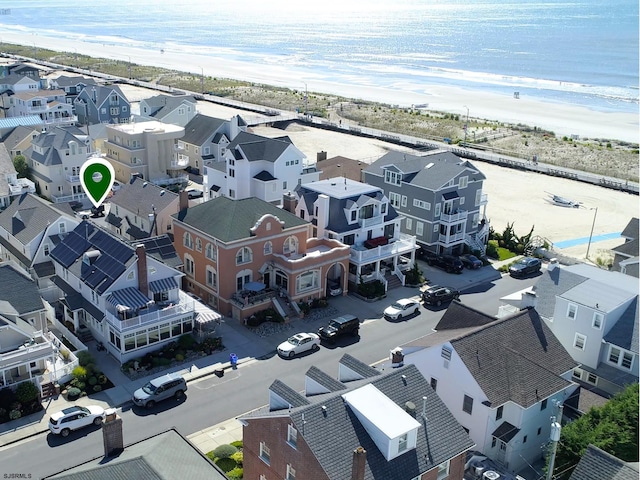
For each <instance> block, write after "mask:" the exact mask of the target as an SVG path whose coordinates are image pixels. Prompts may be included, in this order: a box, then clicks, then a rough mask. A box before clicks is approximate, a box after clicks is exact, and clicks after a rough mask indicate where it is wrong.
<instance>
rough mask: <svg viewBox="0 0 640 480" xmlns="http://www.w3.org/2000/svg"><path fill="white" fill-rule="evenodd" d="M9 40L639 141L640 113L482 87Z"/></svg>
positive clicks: (8, 35)
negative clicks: (362, 79)
mask: <svg viewBox="0 0 640 480" xmlns="http://www.w3.org/2000/svg"><path fill="white" fill-rule="evenodd" d="M0 38H4V39H5V41H10V42H12V43H17V44H21V45H26V46H33V48H34V52H36V53H37V48H48V49H53V50H60V51H66V52H75V53H79V54H84V55H89V56H93V57H102V58H109V59H115V60H120V61H123V62H132V63H134V64H141V65H152V66H157V67H162V68H167V69H173V70H181V71H186V72H190V73H192V74H194V75H201V74H204V75H206V76H212V77H223V78H233V79H238V80H246V81H251V82H256V83H261V84H267V85H274V86H279V87H288V88H292V89H296V90H303V89H304V88H308V90H309V91H310V92H322V93H331V94H335V95H341V96H344V97H347V98H359V99H365V100H370V101H376V102H381V103H388V104H391V105H399V106H402V107H409V106H411V105H428V108H429V109H430V110H436V111H444V112H450V113H455V114H459V115H466V114H467V108H468V112H469V115H471V116H472V117H473V118H484V119H489V120H498V121H501V122H507V123H521V124H525V125H530V126H537V127H540V128H543V129H546V130H551V131H554V132H555V133H556V134H557V135H561V136H562V135H567V136H569V135H578V136H580V137H581V138H604V139H616V140H622V141H626V142H632V143H639V139H640V122H639V116H638V115H634V114H624V113H605V112H598V111H593V110H590V109H587V108H583V107H578V106H571V105H565V104H557V103H552V102H544V101H539V100H534V99H531V98H526V97H522V96H521V97H520V98H519V99H516V98H514V97H513V95H498V94H492V93H487V92H484V91H482V90H481V87H482V86H481V85H479V88H478V89H477V90H468V89H463V88H457V87H448V86H441V85H428V84H398V85H394V86H393V88H377V87H374V86H371V85H345V84H338V83H335V82H334V81H332V79H331V76H330V74H327V75H322V76H320V75H316V76H315V77H313V78H309V77H305V76H301V74H300V72H296V70H295V68H294V67H290V66H287V67H283V66H281V65H277V64H273V65H270V66H269V68H256V66H255V65H253V64H250V63H244V62H239V61H229V60H226V59H224V60H223V59H221V58H217V57H215V56H209V55H202V54H185V53H183V52H180V53H176V52H171V51H169V50H167V51H164V53H161V52H160V50H158V51H155V50H145V49H140V48H131V47H123V46H121V45H111V44H99V43H92V42H86V41H81V40H78V41H74V40H69V39H59V38H51V37H46V36H41V35H33V34H27V35H24V36H22V37H16V35H15V32H12V31H8V30H6V29H2V28H0Z"/></svg>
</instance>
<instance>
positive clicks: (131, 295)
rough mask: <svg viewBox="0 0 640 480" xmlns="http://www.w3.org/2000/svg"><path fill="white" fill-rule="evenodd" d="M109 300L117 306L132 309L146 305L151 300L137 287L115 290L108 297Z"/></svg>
mask: <svg viewBox="0 0 640 480" xmlns="http://www.w3.org/2000/svg"><path fill="white" fill-rule="evenodd" d="M107 302H109V303H110V304H111V305H114V306H115V307H118V306H120V307H129V308H130V309H131V310H137V309H138V308H142V307H146V306H147V305H148V304H149V303H150V302H151V300H150V299H149V298H147V297H145V296H144V295H143V294H142V292H141V291H140V290H138V289H137V288H133V287H127V288H123V289H121V290H116V291H115V292H113V293H112V294H111V295H109V296H108V297H107Z"/></svg>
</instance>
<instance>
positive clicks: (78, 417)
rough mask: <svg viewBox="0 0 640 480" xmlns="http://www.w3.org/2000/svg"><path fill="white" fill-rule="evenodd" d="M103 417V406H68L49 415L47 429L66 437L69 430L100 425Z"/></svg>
mask: <svg viewBox="0 0 640 480" xmlns="http://www.w3.org/2000/svg"><path fill="white" fill-rule="evenodd" d="M104 418H105V413H104V408H102V407H100V406H98V405H89V406H87V407H79V406H74V407H69V408H65V409H64V410H62V411H61V412H57V413H54V414H53V415H51V418H50V419H49V430H50V431H51V433H54V434H56V435H62V436H63V437H66V436H67V435H69V433H70V432H71V430H77V429H79V428H82V427H87V426H89V425H92V424H93V425H101V424H102V422H103V421H104Z"/></svg>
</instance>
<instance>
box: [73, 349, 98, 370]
mask: <svg viewBox="0 0 640 480" xmlns="http://www.w3.org/2000/svg"><path fill="white" fill-rule="evenodd" d="M76 357H78V363H79V364H80V365H82V366H83V367H86V366H87V365H89V364H95V363H96V362H95V360H94V358H93V355H91V353H89V351H88V350H84V351H82V352H78V353H77V355H76Z"/></svg>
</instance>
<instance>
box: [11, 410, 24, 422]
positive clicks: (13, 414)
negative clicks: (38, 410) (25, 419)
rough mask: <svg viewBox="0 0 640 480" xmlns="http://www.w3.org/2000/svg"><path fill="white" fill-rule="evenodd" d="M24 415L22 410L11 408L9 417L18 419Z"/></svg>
mask: <svg viewBox="0 0 640 480" xmlns="http://www.w3.org/2000/svg"><path fill="white" fill-rule="evenodd" d="M21 416H22V412H21V411H20V410H11V411H10V412H9V419H11V420H17V419H19V418H20V417H21Z"/></svg>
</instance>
